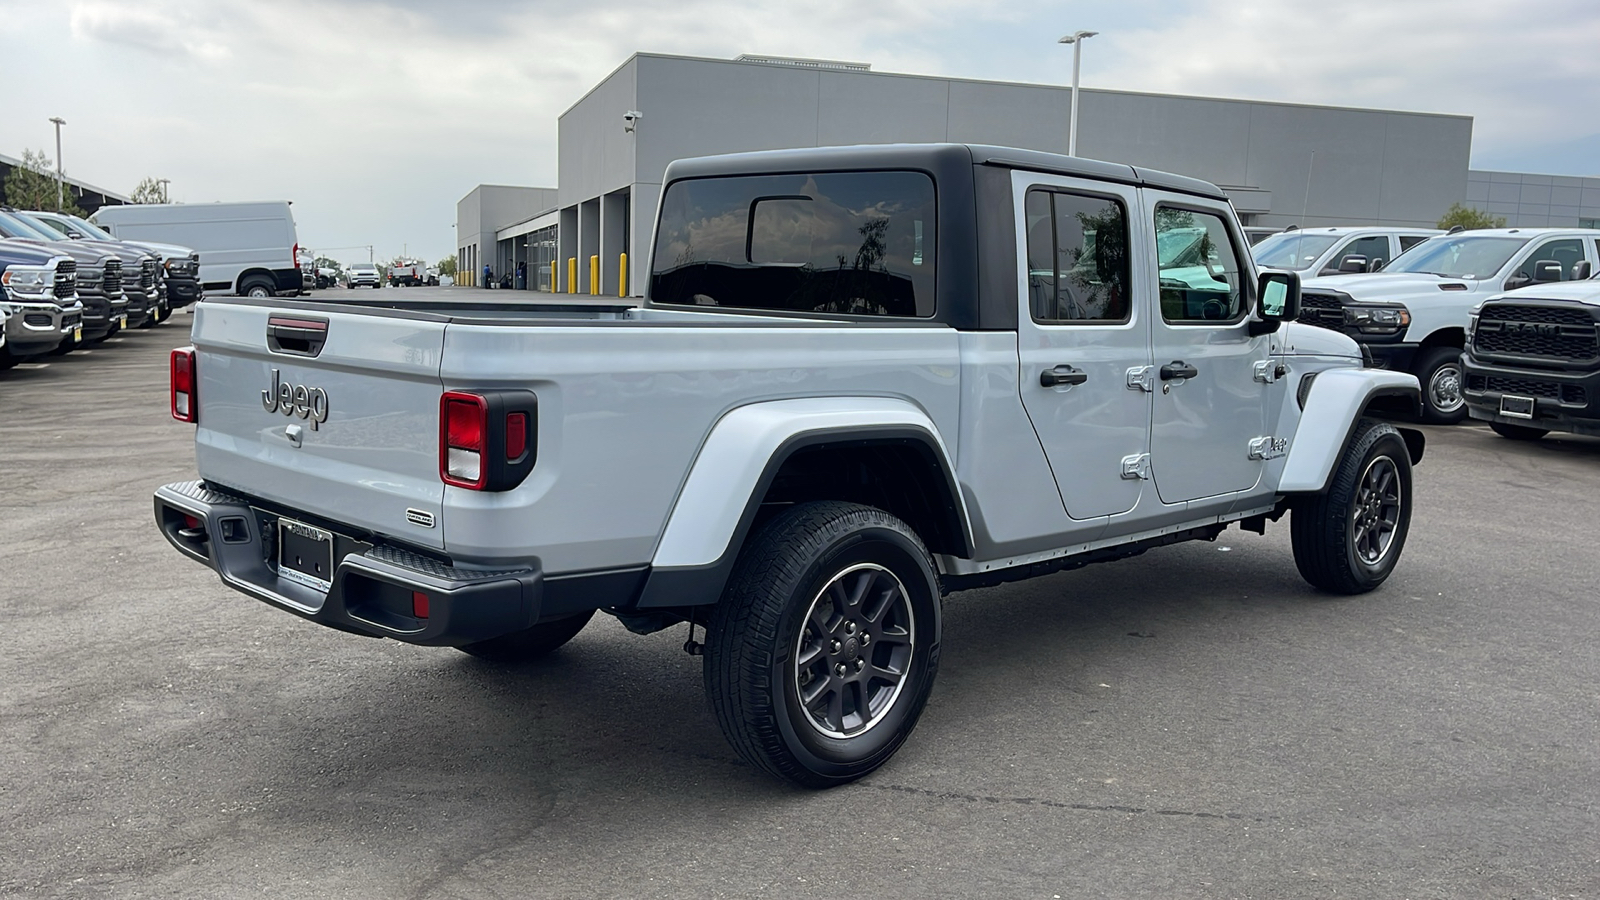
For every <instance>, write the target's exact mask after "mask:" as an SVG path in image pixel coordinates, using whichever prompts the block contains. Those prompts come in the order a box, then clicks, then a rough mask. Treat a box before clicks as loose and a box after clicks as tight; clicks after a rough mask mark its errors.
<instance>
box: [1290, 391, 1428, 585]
mask: <svg viewBox="0 0 1600 900" xmlns="http://www.w3.org/2000/svg"><path fill="white" fill-rule="evenodd" d="M1293 509H1294V512H1293V517H1292V518H1291V519H1290V535H1291V537H1292V540H1293V544H1294V562H1295V566H1296V567H1298V568H1299V569H1300V575H1301V577H1302V578H1304V579H1305V580H1306V581H1308V582H1310V583H1311V585H1312V586H1313V587H1318V588H1321V589H1323V590H1325V591H1331V592H1333V593H1336V594H1364V593H1366V592H1367V591H1370V590H1372V589H1373V588H1376V587H1377V586H1378V585H1380V584H1383V582H1384V580H1385V579H1387V578H1388V577H1389V573H1391V572H1393V571H1394V566H1395V563H1396V561H1398V560H1399V559H1400V551H1401V550H1403V549H1404V548H1405V544H1406V533H1407V532H1408V531H1409V530H1410V529H1411V456H1410V454H1409V453H1408V452H1407V451H1406V444H1405V441H1404V440H1403V439H1402V438H1401V437H1400V432H1398V431H1396V430H1395V429H1394V426H1392V425H1387V424H1384V423H1382V422H1377V421H1374V420H1372V419H1362V420H1361V421H1360V422H1359V423H1358V424H1357V426H1356V431H1355V434H1354V435H1353V436H1352V437H1351V439H1350V444H1349V445H1348V446H1347V447H1345V451H1344V455H1343V457H1342V458H1341V459H1340V460H1339V468H1338V469H1337V470H1336V471H1335V472H1334V475H1333V483H1332V485H1331V486H1330V487H1329V488H1328V490H1327V492H1326V493H1322V494H1316V495H1314V496H1310V497H1305V498H1302V499H1301V500H1300V501H1299V502H1298V503H1296V505H1295V506H1294V508H1293Z"/></svg>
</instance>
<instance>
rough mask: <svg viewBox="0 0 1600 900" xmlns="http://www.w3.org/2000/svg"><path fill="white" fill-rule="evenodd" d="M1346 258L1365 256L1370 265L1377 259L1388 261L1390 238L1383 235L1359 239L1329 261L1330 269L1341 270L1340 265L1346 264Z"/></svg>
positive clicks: (1347, 245) (1343, 248)
mask: <svg viewBox="0 0 1600 900" xmlns="http://www.w3.org/2000/svg"><path fill="white" fill-rule="evenodd" d="M1346 256H1364V257H1366V260H1367V262H1369V263H1370V262H1372V261H1373V260H1375V259H1383V260H1387V259H1388V258H1389V238H1388V236H1387V235H1382V234H1379V235H1373V236H1372V237H1364V238H1357V239H1356V240H1353V241H1351V242H1350V243H1349V244H1346V245H1345V246H1344V247H1342V248H1340V250H1339V252H1338V253H1335V254H1334V255H1333V258H1332V259H1330V260H1328V268H1332V269H1337V268H1339V264H1340V263H1342V262H1344V258H1345V257H1346Z"/></svg>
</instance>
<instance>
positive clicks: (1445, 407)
mask: <svg viewBox="0 0 1600 900" xmlns="http://www.w3.org/2000/svg"><path fill="white" fill-rule="evenodd" d="M1466 402H1467V401H1466V398H1464V397H1462V396H1461V364H1460V363H1455V362H1449V363H1445V364H1444V365H1442V366H1440V367H1439V368H1437V369H1434V370H1433V375H1432V376H1431V377H1429V378H1428V403H1429V404H1430V405H1432V406H1433V408H1434V409H1436V410H1438V411H1439V412H1440V413H1441V414H1444V415H1449V414H1451V413H1454V412H1457V411H1459V410H1460V409H1461V407H1462V406H1463V405H1465V404H1466Z"/></svg>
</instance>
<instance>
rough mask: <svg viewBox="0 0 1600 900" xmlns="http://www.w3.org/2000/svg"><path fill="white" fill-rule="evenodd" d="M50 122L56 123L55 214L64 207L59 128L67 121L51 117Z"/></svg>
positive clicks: (58, 117)
mask: <svg viewBox="0 0 1600 900" xmlns="http://www.w3.org/2000/svg"><path fill="white" fill-rule="evenodd" d="M50 121H52V122H54V123H56V212H61V207H62V206H63V205H65V204H64V200H63V191H62V188H61V126H63V125H65V124H67V120H66V119H63V118H61V117H60V116H51V117H50Z"/></svg>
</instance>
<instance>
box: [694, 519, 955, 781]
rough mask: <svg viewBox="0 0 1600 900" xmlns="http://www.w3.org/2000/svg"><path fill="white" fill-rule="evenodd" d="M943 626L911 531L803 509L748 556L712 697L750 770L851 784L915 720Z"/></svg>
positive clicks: (732, 597)
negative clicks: (749, 765) (752, 768)
mask: <svg viewBox="0 0 1600 900" xmlns="http://www.w3.org/2000/svg"><path fill="white" fill-rule="evenodd" d="M939 631H940V623H939V591H938V582H937V577H936V575H935V573H934V569H933V562H932V560H931V559H930V558H929V556H928V551H927V549H926V548H924V547H923V545H922V542H921V540H919V539H918V538H917V535H916V533H915V532H913V531H912V530H911V528H910V527H908V526H907V525H906V524H905V523H904V522H901V521H900V520H899V519H896V518H895V517H893V516H891V515H889V514H888V513H885V512H883V511H881V510H877V509H873V508H871V507H867V506H860V505H857V504H853V503H841V502H835V501H826V502H816V503H802V504H799V505H796V506H793V507H791V508H789V509H788V510H786V511H784V512H782V513H780V514H779V515H778V516H776V517H775V518H773V519H772V520H771V521H770V522H768V523H767V524H766V525H765V526H763V527H762V529H761V530H760V532H759V533H757V534H756V535H754V536H753V537H752V538H751V539H750V541H749V542H748V543H747V544H746V545H745V547H744V548H743V549H742V550H741V551H740V554H739V561H738V563H737V565H736V566H735V568H734V572H733V575H732V577H731V578H730V579H729V581H728V586H727V589H726V591H725V592H724V593H723V597H722V601H721V602H720V603H719V604H718V605H717V606H716V607H715V608H714V610H713V611H712V614H711V623H710V626H709V627H708V629H707V635H708V636H707V643H706V655H705V667H704V674H705V686H706V696H707V698H708V699H709V700H710V702H711V707H712V710H713V711H714V712H715V714H716V717H717V724H718V725H720V726H721V727H722V732H723V734H724V735H725V736H726V737H727V738H728V742H729V743H730V744H732V745H733V748H734V749H735V750H736V751H738V753H739V755H740V756H742V757H744V759H745V760H747V761H748V762H750V763H751V764H752V765H754V766H757V767H758V768H761V769H763V770H765V771H767V772H769V773H771V774H773V775H776V776H778V777H779V778H784V779H787V780H789V781H792V782H795V783H797V784H800V785H804V786H806V787H830V786H833V785H838V784H845V783H847V782H850V781H854V780H855V779H857V778H860V777H861V776H863V775H866V774H867V773H869V772H871V771H873V770H874V769H877V768H878V767H879V766H881V765H883V764H884V763H885V762H887V761H888V760H889V758H890V757H891V756H893V755H894V753H895V751H896V750H898V749H899V748H900V745H901V744H902V743H904V742H905V740H906V738H907V736H909V735H910V734H911V730H912V729H913V728H914V727H915V726H916V724H917V719H918V717H919V716H920V715H921V714H922V709H923V706H924V705H925V704H926V703H927V700H928V693H929V692H930V691H931V690H932V688H933V680H934V675H935V673H936V671H937V669H938V665H939Z"/></svg>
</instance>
